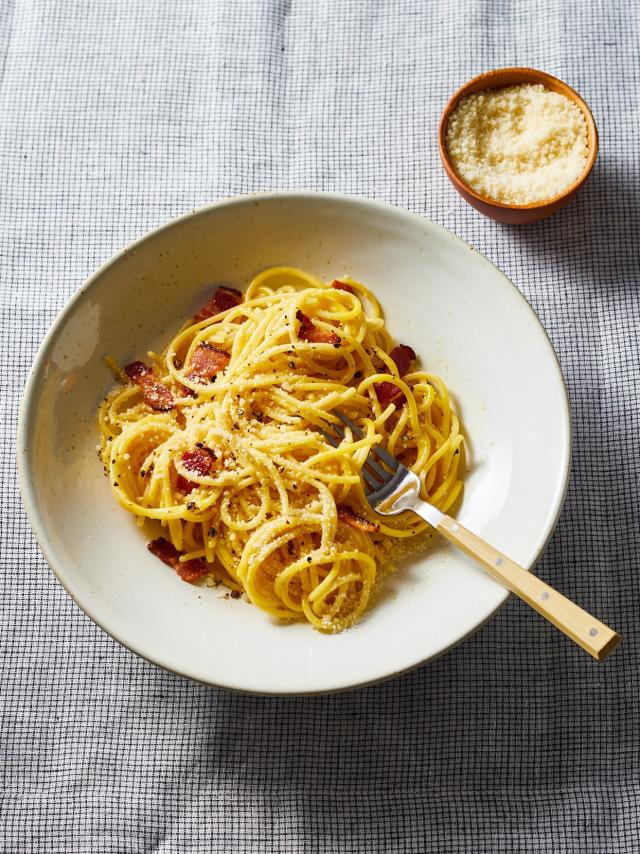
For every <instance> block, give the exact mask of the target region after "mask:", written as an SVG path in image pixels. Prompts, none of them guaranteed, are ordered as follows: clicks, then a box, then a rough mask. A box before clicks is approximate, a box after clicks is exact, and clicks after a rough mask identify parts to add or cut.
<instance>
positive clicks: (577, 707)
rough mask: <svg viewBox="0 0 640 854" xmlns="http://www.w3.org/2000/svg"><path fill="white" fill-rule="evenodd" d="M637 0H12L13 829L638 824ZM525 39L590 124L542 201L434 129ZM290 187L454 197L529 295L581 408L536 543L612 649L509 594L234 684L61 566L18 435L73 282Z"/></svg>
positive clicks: (304, 838)
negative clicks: (80, 600)
mask: <svg viewBox="0 0 640 854" xmlns="http://www.w3.org/2000/svg"><path fill="white" fill-rule="evenodd" d="M638 9H639V6H638V4H637V3H631V2H625V3H622V2H590V3H588V4H587V3H580V2H554V0H544V2H523V1H522V0H514V2H506V0H505V2H497V0H496V1H495V2H489V0H487V2H480V0H464V2H457V3H449V2H446V0H441V2H428V1H427V0H420V2H419V0H407V2H400V0H398V2H388V1H387V0H369V2H351V0H291V2H284V0H283V2H267V0H261V2H240V0H218V2H207V0H174V2H165V0H145V2H141V1H140V2H136V0H126V2H125V0H93V2H88V0H15V2H11V0H9V2H7V0H0V297H1V309H2V335H3V347H2V349H1V350H0V358H1V359H2V374H1V375H2V393H1V394H0V408H1V410H2V416H3V425H4V429H3V431H2V458H1V467H2V468H1V473H2V478H1V481H0V488H1V490H2V507H3V513H2V523H1V534H2V619H1V628H0V632H1V637H0V640H1V656H2V660H1V665H2V674H1V681H0V694H1V699H0V714H1V719H0V739H1V743H2V754H1V762H0V774H1V775H2V804H1V812H0V850H2V851H3V852H80V853H81V854H83V852H92V854H93V852H118V854H120V852H162V853H163V854H164V852H178V851H180V852H182V851H188V852H289V851H290V852H336V854H338V852H340V854H343V852H359V854H370V852H438V853H439V852H460V853H461V854H462V852H464V854H467V852H474V854H482V852H498V851H504V852H510V853H511V852H514V854H521V853H522V852H554V854H565V852H567V853H568V852H576V854H594V852H601V854H622V852H625V854H632V853H633V854H636V852H638V851H640V818H639V816H640V780H639V768H640V755H639V753H640V751H639V749H638V748H639V739H640V714H639V699H640V684H639V679H638V658H637V656H638V628H639V622H640V620H639V616H638V595H639V593H640V583H639V580H638V579H639V563H640V542H639V536H638V518H639V513H640V507H639V506H638V505H639V502H638V474H639V469H640V465H639V463H640V439H639V437H640V418H639V414H638V391H639V387H640V355H639V353H640V348H639V346H638V333H639V332H640V305H639V290H638V289H639V272H640V270H639V265H638V225H639V222H638V189H639V172H638V139H639V137H640V127H639V110H638V106H639V105H638V91H639V89H640V70H639V65H638V55H639V54H638V50H639V42H638ZM504 65H531V66H534V67H538V68H542V69H545V70H547V71H549V72H551V73H553V74H556V75H557V76H559V77H561V78H562V79H564V80H566V81H567V82H569V83H570V84H572V85H573V86H574V87H575V88H577V89H578V91H580V92H581V93H582V94H583V95H584V97H585V98H586V100H587V101H588V103H589V104H590V105H591V107H592V109H593V112H594V115H595V118H596V122H597V124H598V126H599V129H600V136H601V151H600V156H599V160H598V163H597V166H596V169H595V171H594V173H593V175H592V176H591V178H590V180H589V182H588V184H587V186H586V187H585V188H584V190H583V191H582V192H581V194H580V195H579V197H578V198H577V199H576V201H575V202H574V203H573V204H572V205H571V206H569V207H568V208H566V209H565V210H564V211H563V212H561V213H560V214H558V215H557V216H555V217H554V218H552V219H550V220H548V221H546V222H543V223H540V224H537V225H531V226H527V227H521V228H518V227H509V226H505V225H499V224H496V223H493V222H491V221H489V220H487V219H485V218H483V217H482V216H480V214H478V213H476V212H474V211H473V210H472V209H471V208H469V207H468V206H467V205H466V204H465V203H464V202H463V201H462V200H461V199H460V198H459V197H458V196H457V195H456V194H455V192H454V190H453V189H452V187H451V186H450V185H449V183H448V181H447V179H446V177H445V176H444V173H443V171H442V169H441V167H440V164H439V160H438V155H437V145H436V128H437V121H438V117H439V114H440V111H441V109H442V106H443V104H444V102H445V101H446V99H447V98H448V96H449V95H450V93H451V92H452V91H453V90H454V89H455V88H457V87H458V86H459V85H461V84H462V83H463V82H464V81H465V80H467V79H468V78H469V77H471V76H472V75H474V74H476V73H479V72H480V71H483V70H487V69H490V68H494V67H498V66H504ZM294 187H295V188H299V187H305V188H311V189H324V190H338V191H344V192H348V193H355V194H361V195H366V196H372V197H376V198H379V199H382V200H385V201H389V202H392V203H394V204H397V205H401V206H403V207H406V208H408V209H410V210H412V211H415V212H417V213H420V214H423V215H424V216H427V217H429V218H431V219H433V220H435V221H436V222H439V223H441V224H442V225H444V226H445V227H447V228H449V229H451V230H452V231H454V232H455V233H456V234H458V235H460V236H461V237H462V238H464V239H466V240H467V241H469V242H470V243H472V244H473V245H474V246H476V247H477V248H478V249H479V250H480V251H482V252H484V253H486V254H487V255H488V256H489V257H490V258H491V259H492V260H493V261H495V262H496V263H497V264H498V266H499V267H501V269H502V270H504V271H505V272H506V273H507V275H509V276H510V277H511V278H512V279H513V281H514V282H515V283H516V285H517V286H518V287H519V288H520V289H521V291H522V292H523V293H524V295H525V296H526V297H527V299H528V300H529V301H530V303H531V304H532V305H533V307H534V308H535V310H536V311H537V312H538V314H539V316H540V318H541V319H542V322H543V323H544V325H545V327H546V328H547V330H548V332H549V335H550V336H551V338H552V340H553V343H554V345H555V347H556V350H557V352H558V355H559V357H560V361H561V363H562V367H563V370H564V373H565V377H566V380H567V383H568V388H569V393H570V397H571V404H572V415H573V431H574V450H573V466H572V477H571V484H570V487H569V492H568V496H567V502H566V506H565V510H564V514H563V516H562V519H561V521H560V524H559V526H558V529H557V531H556V534H555V536H554V537H553V539H552V541H551V543H550V545H549V546H548V548H547V550H546V552H545V554H544V557H543V559H542V561H541V562H540V564H539V566H538V572H539V574H540V575H541V576H542V577H543V578H545V579H546V580H548V581H549V582H551V583H552V584H554V585H556V586H557V587H559V588H560V589H561V590H563V591H565V592H566V593H567V594H568V595H569V596H571V597H575V598H576V599H577V600H578V601H579V602H580V603H582V604H583V605H584V606H585V607H586V608H588V609H589V610H591V611H593V612H594V613H595V614H597V615H598V616H600V617H601V618H602V619H603V620H604V621H607V622H610V623H611V624H612V625H614V626H615V627H616V628H617V629H618V630H619V631H620V632H621V633H622V634H623V635H624V644H623V646H622V647H621V648H620V650H619V651H618V652H617V653H616V655H615V656H613V657H612V658H611V659H610V660H609V661H608V662H607V663H606V664H604V665H603V666H598V665H596V664H595V663H594V662H592V661H591V659H589V658H588V657H587V656H586V655H585V654H584V653H582V652H580V651H579V650H578V649H577V648H575V647H574V646H573V645H572V644H570V643H569V642H567V641H565V640H564V639H563V638H562V637H561V636H560V635H559V634H558V633H557V632H556V631H555V630H553V629H552V628H550V627H548V626H547V625H545V624H543V621H542V620H541V619H539V618H538V617H537V616H536V615H534V614H532V613H530V612H529V610H528V609H527V608H526V607H525V606H523V605H520V604H519V603H518V602H517V601H511V602H510V604H509V605H508V606H507V607H506V608H505V609H504V610H503V611H502V612H501V613H500V614H499V616H497V617H496V618H495V619H494V620H493V621H492V622H491V623H490V624H488V625H487V626H486V627H485V628H484V629H482V631H480V632H479V633H478V634H476V635H475V636H474V637H472V638H471V639H470V640H468V641H467V642H466V643H464V644H463V645H462V646H460V647H458V648H457V649H455V650H454V651H452V652H451V653H449V654H448V655H446V656H445V657H443V658H441V659H440V660H438V661H436V662H435V663H433V664H430V665H428V666H425V667H422V668H421V669H419V670H418V671H416V672H414V673H411V674H409V675H406V676H404V677H402V678H399V679H396V680H394V681H392V682H389V683H386V684H383V685H380V686H377V687H372V688H367V689H365V690H359V691H355V692H352V693H347V694H343V695H338V696H328V697H316V698H307V699H295V698H294V699H277V698H255V697H250V696H240V695H233V694H229V693H225V692H223V691H219V690H214V689H212V688H208V687H205V686H202V685H197V684H191V683H190V682H187V681H185V680H183V679H180V678H178V677H175V676H173V675H170V674H168V673H165V672H162V671H160V670H158V669H156V668H155V667H153V666H152V665H149V664H147V663H145V662H144V661H141V660H139V659H137V658H136V657H135V656H134V655H133V654H131V653H129V652H128V651H127V650H125V649H123V648H121V647H120V646H118V645H117V644H116V643H115V642H114V641H112V640H111V639H110V638H108V637H107V636H106V635H104V634H103V633H102V632H101V631H100V630H99V629H97V628H96V627H95V626H94V625H93V624H92V623H91V622H90V621H89V620H88V619H87V618H86V617H85V616H84V615H83V614H82V613H81V612H80V611H79V609H78V608H77V607H76V606H75V605H74V604H73V603H72V602H71V601H70V599H69V598H68V597H67V596H66V594H65V593H64V591H63V590H62V588H61V587H60V585H59V584H58V583H57V582H56V580H55V579H54V577H53V576H52V574H51V572H50V571H49V569H48V568H47V566H46V563H45V561H44V560H43V558H42V557H41V555H40V553H39V551H38V549H37V547H36V545H35V543H34V540H33V537H32V535H31V533H30V530H29V527H28V524H27V522H26V519H25V516H24V513H23V510H22V507H21V503H20V499H19V496H18V489H17V484H16V476H15V462H14V438H13V437H14V435H15V429H16V420H17V408H18V401H19V397H20V393H21V390H22V387H23V385H24V381H25V378H26V375H27V372H28V369H29V366H30V364H31V362H32V360H33V357H34V354H35V351H36V348H37V346H38V344H39V343H40V341H41V339H42V337H43V335H44V333H45V331H46V330H47V328H48V327H49V325H50V323H51V322H52V320H53V318H54V317H55V315H56V313H57V312H58V311H59V309H60V308H61V307H62V306H63V305H64V303H65V302H66V300H67V299H68V297H69V296H70V295H71V294H72V293H73V292H74V291H75V290H76V289H77V288H78V287H79V286H80V284H81V283H82V281H83V280H84V279H85V277H86V276H87V275H88V274H89V273H90V272H91V271H92V270H94V269H95V268H96V267H97V266H98V265H99V264H100V263H101V262H103V261H104V260H106V259H107V258H109V257H110V256H111V255H112V253H113V252H114V251H115V250H117V249H118V248H119V247H121V246H122V245H123V244H126V243H128V242H129V241H131V240H132V239H134V238H136V237H138V236H139V235H141V234H143V233H144V232H146V231H147V230H149V229H151V228H153V227H155V226H157V225H159V224H161V223H164V222H165V221H167V220H168V219H170V218H171V217H173V216H175V215H177V214H180V213H182V212H184V211H186V210H188V209H190V208H193V207H196V206H199V205H203V204H206V203H207V202H210V201H212V200H214V199H217V198H220V197H223V196H226V195H229V194H234V193H240V192H247V191H253V190H268V189H278V188H294ZM544 417H545V414H544V412H540V418H544Z"/></svg>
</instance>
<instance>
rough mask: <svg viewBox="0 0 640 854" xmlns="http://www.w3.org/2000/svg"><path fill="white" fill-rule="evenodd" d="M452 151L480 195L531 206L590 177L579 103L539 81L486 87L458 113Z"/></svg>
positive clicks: (450, 134)
mask: <svg viewBox="0 0 640 854" xmlns="http://www.w3.org/2000/svg"><path fill="white" fill-rule="evenodd" d="M446 147H447V154H448V156H449V159H450V162H451V165H452V166H453V169H454V170H455V172H456V173H457V175H458V177H459V178H460V179H461V180H462V181H464V182H465V183H466V184H467V186H469V187H470V188H471V189H472V190H474V191H475V192H476V193H479V194H480V195H482V196H486V197H488V198H490V199H494V200H495V201H498V202H501V203H504V204H512V205H529V204H533V203H535V202H540V201H543V200H546V199H550V198H553V197H555V196H558V195H560V194H561V193H563V192H564V191H565V190H567V189H568V188H569V187H570V186H571V185H572V184H574V183H575V182H576V181H577V180H578V179H579V178H580V176H581V175H582V174H583V172H584V171H585V167H586V165H587V155H588V147H587V124H586V121H585V117H584V114H583V112H582V110H581V109H580V108H579V107H578V105H577V104H575V103H574V102H573V101H571V100H570V99H569V98H567V97H565V96H564V95H561V94H559V93H558V92H552V91H550V90H549V89H547V88H545V87H544V86H543V85H542V84H540V83H538V84H529V83H525V84H520V85H514V86H506V87H503V88H499V89H486V90H484V91H480V92H475V93H473V94H470V95H466V96H465V97H463V98H461V99H460V101H459V102H458V104H457V105H456V107H455V109H454V110H453V111H452V112H451V115H450V116H449V120H448V124H447V128H446Z"/></svg>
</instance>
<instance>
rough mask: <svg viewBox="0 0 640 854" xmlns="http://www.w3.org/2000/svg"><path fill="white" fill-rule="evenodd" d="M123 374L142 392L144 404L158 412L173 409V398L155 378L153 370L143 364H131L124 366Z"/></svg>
mask: <svg viewBox="0 0 640 854" xmlns="http://www.w3.org/2000/svg"><path fill="white" fill-rule="evenodd" d="M124 372H125V374H126V375H127V376H128V377H129V379H130V380H131V381H132V382H134V383H135V384H136V385H137V386H138V387H139V389H140V391H141V392H142V397H143V399H144V402H145V403H146V404H148V405H149V406H150V407H151V408H152V409H155V410H157V411H158V412H168V411H169V410H170V409H173V396H172V394H171V392H170V391H169V389H168V388H167V387H166V385H163V384H162V383H161V382H160V380H159V379H158V378H157V376H156V374H155V371H154V370H153V368H150V367H149V366H148V365H145V363H144V362H131V364H129V365H125V368H124Z"/></svg>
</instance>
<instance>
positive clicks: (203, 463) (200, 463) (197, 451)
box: [182, 447, 216, 477]
mask: <svg viewBox="0 0 640 854" xmlns="http://www.w3.org/2000/svg"><path fill="white" fill-rule="evenodd" d="M215 458H216V455H215V454H214V453H213V451H212V450H211V449H210V448H198V447H196V448H194V449H193V450H192V451H185V452H184V453H183V455H182V465H183V466H184V467H185V468H186V470H187V471H190V472H193V474H199V475H200V477H206V475H208V474H210V473H211V467H212V466H213V463H214V460H215Z"/></svg>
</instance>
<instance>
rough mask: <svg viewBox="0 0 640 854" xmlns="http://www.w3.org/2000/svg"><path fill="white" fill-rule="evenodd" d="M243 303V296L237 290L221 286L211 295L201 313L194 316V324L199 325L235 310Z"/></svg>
mask: <svg viewBox="0 0 640 854" xmlns="http://www.w3.org/2000/svg"><path fill="white" fill-rule="evenodd" d="M241 302H242V294H241V293H240V291H237V290H236V289H235V288H227V287H225V286H221V287H219V288H216V289H215V291H214V292H213V293H212V294H211V296H210V297H209V299H208V300H207V302H206V303H205V304H204V305H203V306H202V308H201V309H200V311H198V312H196V314H194V315H193V322H194V323H199V322H200V321H201V320H207V319H208V318H209V317H213V316H214V315H216V314H220V312H222V311H226V310H227V309H228V308H233V307H234V306H236V305H240V303H241Z"/></svg>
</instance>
